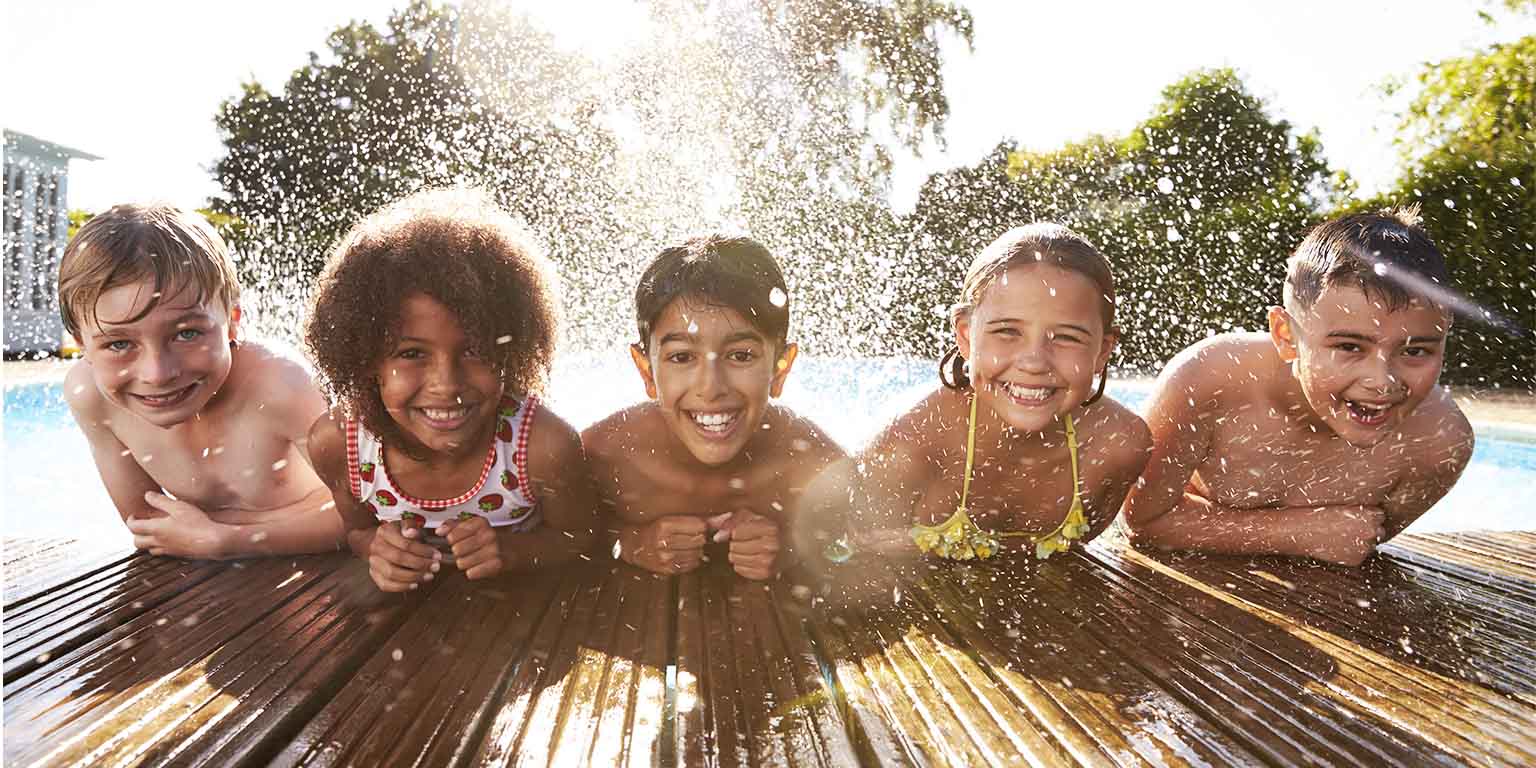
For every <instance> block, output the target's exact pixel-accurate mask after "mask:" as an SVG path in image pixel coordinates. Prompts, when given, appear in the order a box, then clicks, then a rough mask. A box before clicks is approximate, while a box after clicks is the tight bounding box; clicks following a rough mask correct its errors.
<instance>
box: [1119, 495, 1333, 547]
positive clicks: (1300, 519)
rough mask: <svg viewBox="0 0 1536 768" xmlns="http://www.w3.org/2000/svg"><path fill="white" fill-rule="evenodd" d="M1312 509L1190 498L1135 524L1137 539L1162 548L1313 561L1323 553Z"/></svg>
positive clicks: (1135, 539) (1188, 496)
mask: <svg viewBox="0 0 1536 768" xmlns="http://www.w3.org/2000/svg"><path fill="white" fill-rule="evenodd" d="M1313 517H1314V514H1313V511H1312V510H1310V509H1300V508H1289V507H1285V508H1267V509H1237V508H1234V507H1225V506H1222V505H1220V504H1217V503H1215V502H1213V501H1210V500H1208V499H1205V498H1202V497H1200V496H1198V495H1196V494H1193V493H1185V494H1183V496H1182V498H1181V499H1180V500H1179V502H1178V503H1177V504H1176V505H1174V507H1173V508H1172V509H1170V510H1168V511H1167V512H1166V513H1164V514H1162V515H1159V516H1157V517H1154V518H1152V519H1150V520H1143V521H1140V522H1137V523H1134V524H1132V525H1131V536H1132V539H1133V540H1134V541H1135V542H1136V543H1138V544H1149V545H1151V546H1153V547H1156V548H1158V549H1170V550H1174V549H1193V550H1199V551H1202V552H1217V553H1223V554H1235V555H1261V554H1278V555H1291V556H1296V557H1312V556H1315V555H1316V553H1317V552H1319V551H1321V549H1322V546H1321V544H1322V543H1321V542H1319V541H1317V535H1318V534H1319V533H1320V531H1318V530H1317V527H1316V526H1315V525H1312V524H1311V523H1312V519H1313Z"/></svg>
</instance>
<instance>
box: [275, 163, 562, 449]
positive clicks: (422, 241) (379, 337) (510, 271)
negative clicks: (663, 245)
mask: <svg viewBox="0 0 1536 768" xmlns="http://www.w3.org/2000/svg"><path fill="white" fill-rule="evenodd" d="M556 291H557V284H556V282H555V279H554V277H553V275H552V270H551V269H550V265H549V262H548V260H547V259H545V257H544V255H543V252H542V251H541V250H540V249H539V247H538V246H537V245H536V244H535V243H534V241H533V239H532V237H531V236H530V235H529V234H528V232H527V231H525V230H524V229H523V228H522V227H521V226H519V225H518V224H517V223H516V222H515V221H513V219H512V217H511V216H510V215H508V214H507V213H506V211H504V210H502V209H501V208H499V207H498V206H497V205H496V204H495V203H494V202H492V201H491V199H490V198H489V197H488V196H486V195H484V194H482V193H480V192H478V191H475V190H464V189H450V190H437V191H427V192H418V193H416V194H414V195H411V196H409V197H407V198H405V199H403V200H400V201H399V202H396V203H394V204H393V205H390V206H387V207H385V208H383V209H381V210H379V211H377V212H375V213H374V214H372V215H370V216H368V217H367V218H365V219H363V220H362V221H361V222H359V223H358V224H357V225H356V226H354V227H353V228H352V230H351V231H350V232H348V233H347V234H346V236H345V237H343V238H342V239H341V241H340V242H339V243H338V244H337V245H336V247H335V249H334V250H333V251H332V252H331V255H330V258H329V259H328V260H327V261H326V264H325V269H324V271H323V272H321V274H320V279H319V283H318V284H317V286H316V288H315V294H314V297H313V298H312V299H311V302H310V310H309V322H308V323H307V324H306V326H305V328H304V346H305V347H306V348H307V349H308V351H309V353H310V356H311V358H312V359H313V360H314V363H315V367H316V369H317V370H318V371H319V373H320V379H321V384H322V386H323V387H324V388H325V390H326V392H327V394H329V395H330V397H331V399H332V400H333V401H334V402H335V403H336V404H337V405H338V406H339V407H340V409H341V410H342V412H344V413H345V414H346V415H347V416H348V417H349V418H356V419H359V420H361V421H362V423H363V425H364V426H365V427H367V428H368V430H369V431H370V432H372V433H374V434H376V435H378V436H379V437H380V438H381V439H382V440H384V441H385V442H386V443H389V444H391V445H397V446H399V447H400V448H401V449H402V450H407V451H409V450H411V449H412V447H413V446H414V443H413V441H411V440H410V439H409V438H408V437H407V436H406V435H405V434H404V432H403V431H401V430H400V429H399V428H398V427H397V426H396V424H395V421H394V419H393V418H391V417H390V415H389V413H388V412H387V411H385V409H384V402H383V400H382V399H380V396H379V382H378V377H377V369H378V365H379V363H380V361H382V360H383V359H384V357H385V356H386V355H388V354H389V353H390V352H391V351H393V349H394V347H395V344H396V342H397V341H398V335H399V332H400V314H401V308H402V306H403V305H404V304H405V300H406V299H407V298H408V297H410V296H411V295H413V294H424V295H426V296H430V297H431V298H433V299H436V300H437V301H438V302H439V303H441V304H442V305H443V306H444V307H445V308H447V309H448V311H449V312H452V313H453V315H454V317H455V318H457V320H458V322H459V326H460V327H461V328H462V329H463V331H464V335H465V336H466V337H467V339H468V340H469V344H470V346H471V348H472V349H473V351H474V352H475V354H477V355H479V356H480V357H481V359H483V360H487V361H489V362H490V363H491V365H492V366H493V367H494V368H495V369H496V370H497V372H498V373H499V375H500V376H501V380H502V382H503V383H504V384H505V386H506V391H507V392H508V393H509V394H511V395H513V396H515V397H520V398H521V397H528V396H530V395H536V394H541V393H542V392H543V391H544V387H545V386H546V384H547V382H548V379H549V369H550V364H551V361H552V359H553V358H554V353H555V341H556V329H557V327H558V323H559V311H558V309H557V307H558V306H559V304H558V301H559V299H558V296H557V294H556Z"/></svg>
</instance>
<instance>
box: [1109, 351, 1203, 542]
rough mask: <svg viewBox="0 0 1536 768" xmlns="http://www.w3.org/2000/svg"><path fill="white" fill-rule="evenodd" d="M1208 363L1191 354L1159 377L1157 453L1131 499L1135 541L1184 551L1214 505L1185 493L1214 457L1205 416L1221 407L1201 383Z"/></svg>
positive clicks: (1154, 407)
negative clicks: (1188, 534)
mask: <svg viewBox="0 0 1536 768" xmlns="http://www.w3.org/2000/svg"><path fill="white" fill-rule="evenodd" d="M1202 364H1203V363H1202V361H1201V359H1200V357H1199V355H1197V354H1193V353H1189V352H1186V353H1185V354H1183V355H1180V356H1179V357H1177V358H1175V359H1174V360H1173V362H1171V363H1169V365H1168V368H1167V369H1166V370H1164V371H1163V374H1162V376H1160V377H1158V382H1157V387H1156V389H1155V390H1154V391H1153V393H1152V400H1151V404H1150V406H1149V407H1148V409H1147V429H1148V432H1149V434H1150V436H1151V440H1152V450H1151V454H1150V456H1149V457H1148V458H1147V461H1146V469H1145V471H1143V473H1142V475H1141V479H1140V480H1138V481H1136V482H1135V483H1133V484H1132V486H1131V487H1130V490H1129V495H1128V496H1127V497H1126V499H1125V523H1126V526H1127V527H1128V528H1129V530H1130V534H1131V537H1132V538H1133V539H1135V540H1136V541H1138V542H1146V543H1149V544H1152V545H1153V546H1158V547H1164V548H1169V549H1173V548H1181V543H1182V541H1183V539H1182V538H1181V537H1180V535H1179V534H1180V532H1181V530H1182V529H1184V528H1186V527H1200V526H1202V525H1204V518H1205V516H1206V515H1207V514H1210V513H1211V512H1214V511H1216V510H1213V509H1211V508H1212V507H1213V506H1214V505H1212V504H1211V503H1210V502H1209V501H1207V500H1205V499H1201V498H1199V497H1198V496H1195V497H1193V498H1190V495H1189V494H1186V493H1185V488H1186V487H1187V486H1188V484H1189V480H1190V477H1192V476H1193V475H1194V473H1195V469H1196V468H1197V467H1199V466H1200V465H1201V464H1202V463H1204V462H1205V459H1206V457H1207V456H1209V455H1210V451H1211V440H1212V434H1213V432H1214V430H1213V427H1212V425H1211V424H1210V422H1209V420H1208V419H1207V418H1206V417H1205V415H1204V413H1202V412H1208V411H1209V410H1211V409H1213V408H1215V407H1216V403H1215V402H1214V399H1213V398H1210V397H1209V396H1207V395H1206V394H1205V391H1204V389H1205V388H1204V387H1203V386H1202V385H1201V383H1200V379H1201V377H1202V374H1203V373H1204V372H1203V371H1201V370H1200V366H1201V365H1202Z"/></svg>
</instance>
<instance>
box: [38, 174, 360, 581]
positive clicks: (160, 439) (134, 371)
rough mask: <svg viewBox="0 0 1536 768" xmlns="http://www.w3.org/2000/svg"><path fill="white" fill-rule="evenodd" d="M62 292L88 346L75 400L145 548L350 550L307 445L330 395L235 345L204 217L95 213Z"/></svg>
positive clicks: (224, 263)
mask: <svg viewBox="0 0 1536 768" xmlns="http://www.w3.org/2000/svg"><path fill="white" fill-rule="evenodd" d="M59 298H60V302H59V303H60V306H61V307H62V311H63V315H64V325H65V327H66V328H68V329H69V332H70V333H71V334H72V335H73V336H74V337H75V339H76V340H77V341H78V342H79V344H80V347H81V349H82V350H83V351H84V359H82V360H81V361H80V362H78V363H76V364H75V365H74V366H73V367H72V368H71V369H70V370H69V373H68V374H67V375H66V377H65V381H64V392H65V397H66V399H67V400H68V402H69V407H70V411H71V412H72V413H73V414H74V417H75V421H76V422H78V423H79V425H80V428H81V429H82V430H83V431H84V432H85V435H86V438H87V440H88V441H89V443H90V446H91V453H92V455H93V457H94V458H95V460H96V469H97V471H98V472H99V473H100V474H101V479H102V482H103V483H104V484H105V485H106V488H107V493H108V494H109V495H110V496H111V497H112V502H113V504H114V505H116V507H117V510H118V513H119V514H120V515H121V516H122V518H123V522H124V523H126V524H127V526H128V529H129V530H130V531H132V532H133V535H134V545H135V546H137V547H138V548H140V549H144V550H147V551H149V553H150V554H155V555H162V554H163V555H175V556H181V557H191V558H204V559H222V558H229V557H240V556H245V555H261V554H282V553H294V552H317V551H326V550H333V549H336V548H338V547H339V546H340V545H341V544H342V543H343V527H342V522H341V518H340V516H339V515H338V514H337V512H336V511H335V509H334V505H333V504H332V503H331V496H330V493H329V492H328V491H327V490H326V489H325V486H324V485H322V484H321V483H320V479H319V478H318V477H317V476H316V475H315V473H314V471H313V470H312V469H311V468H310V466H309V463H308V461H307V460H306V458H305V456H304V454H303V452H302V450H301V445H302V443H303V437H304V436H305V435H306V434H307V429H308V425H309V424H312V423H313V422H314V420H315V418H316V417H318V416H319V415H320V414H322V413H324V412H325V400H324V398H323V397H322V396H321V395H320V393H319V391H318V390H317V389H316V388H315V387H314V385H313V384H312V383H311V381H310V377H309V373H308V372H307V371H306V370H305V368H304V366H303V365H301V364H300V363H298V362H296V361H294V360H291V359H288V358H286V357H283V356H280V355H278V354H277V353H275V352H274V351H273V350H271V349H269V348H267V347H265V346H262V345H260V344H257V343H253V342H241V341H239V332H238V331H239V326H240V304H239V299H240V286H239V283H238V281H237V280H236V277H235V272H234V265H233V264H232V263H231V262H230V259H229V252H228V250H227V248H226V247H225V245H224V242H223V241H222V240H221V239H220V238H219V236H218V234H217V233H215V232H214V231H213V229H212V228H211V227H209V226H208V224H207V223H206V222H204V221H203V220H202V219H201V217H199V216H197V215H196V214H193V213H188V212H186V211H182V210H178V209H176V208H171V207H167V206H158V205H154V206H139V205H119V206H115V207H113V208H112V209H111V210H109V211H107V212H106V213H103V214H101V215H99V216H96V217H95V218H93V219H91V220H90V221H89V222H88V223H86V225H85V226H83V227H81V229H80V231H79V232H78V233H77V234H76V235H75V237H74V239H73V240H71V241H70V243H69V246H68V247H67V248H66V249H65V252H64V257H63V259H62V261H61V263H60V265H59Z"/></svg>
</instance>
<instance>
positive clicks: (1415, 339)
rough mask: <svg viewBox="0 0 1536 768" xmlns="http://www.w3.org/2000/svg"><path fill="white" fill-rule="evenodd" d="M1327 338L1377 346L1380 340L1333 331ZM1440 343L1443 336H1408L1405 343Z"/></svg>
mask: <svg viewBox="0 0 1536 768" xmlns="http://www.w3.org/2000/svg"><path fill="white" fill-rule="evenodd" d="M1327 338H1330V339H1352V340H1355V341H1368V342H1370V343H1372V344H1379V343H1381V339H1379V338H1377V337H1375V336H1372V335H1370V334H1368V333H1360V332H1359V331H1334V332H1332V333H1330V334H1328V337H1327ZM1442 341H1445V337H1444V336H1409V337H1408V341H1407V342H1406V343H1408V344H1439V343H1440V342H1442Z"/></svg>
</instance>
